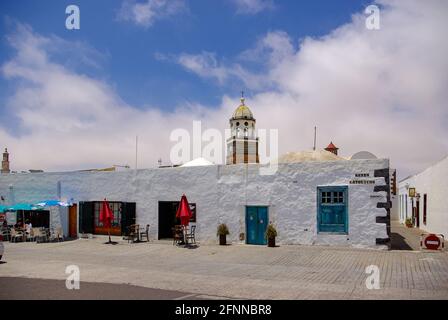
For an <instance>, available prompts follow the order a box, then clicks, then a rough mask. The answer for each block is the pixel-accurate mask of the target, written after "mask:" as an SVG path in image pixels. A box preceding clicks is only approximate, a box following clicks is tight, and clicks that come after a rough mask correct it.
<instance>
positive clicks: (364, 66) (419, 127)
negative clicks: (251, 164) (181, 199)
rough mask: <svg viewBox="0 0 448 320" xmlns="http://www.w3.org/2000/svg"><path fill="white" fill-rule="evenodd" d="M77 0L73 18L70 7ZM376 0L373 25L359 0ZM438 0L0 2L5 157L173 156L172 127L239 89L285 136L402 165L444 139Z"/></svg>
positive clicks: (260, 121)
mask: <svg viewBox="0 0 448 320" xmlns="http://www.w3.org/2000/svg"><path fill="white" fill-rule="evenodd" d="M70 4H75V5H77V6H78V7H79V9H80V29H79V30H68V29H67V28H66V27H65V20H66V17H67V16H68V15H67V14H66V13H65V9H66V7H67V6H68V5H70ZM371 4H375V5H377V6H378V7H379V8H380V29H379V30H369V29H367V28H366V26H365V20H366V18H367V14H366V13H365V12H364V10H365V8H366V7H367V6H369V5H371ZM446 13H448V2H446V1H444V0H439V1H437V0H430V1H424V2H423V1H419V0H379V1H356V0H338V1H326V0H320V1H311V0H310V1H306V0H302V1H281V0H225V1H224V0H216V1H208V0H169V1H168V0H138V1H137V0H135V1H132V0H114V1H111V0H95V1H92V0H89V1H51V0H42V1H27V0H21V1H9V0H6V1H1V2H0V148H3V147H8V150H9V151H10V153H11V169H12V170H17V171H21V170H29V169H43V170H45V171H61V170H76V169H87V168H101V167H108V166H111V165H113V164H119V165H125V164H128V165H131V166H133V165H134V161H135V160H134V158H135V137H136V136H137V135H138V137H139V138H138V150H139V152H138V166H139V167H140V168H150V167H155V166H157V160H158V159H159V158H161V159H162V161H163V163H164V164H168V163H169V162H170V160H169V159H170V149H171V148H172V146H173V145H174V144H175V143H174V142H173V141H170V135H171V133H172V132H173V130H175V129H177V128H184V129H186V130H188V131H192V122H193V121H194V120H197V121H201V123H202V129H203V130H205V129H207V128H216V129H219V130H224V129H225V128H227V127H228V119H229V117H230V116H231V114H232V112H233V110H234V109H235V108H236V107H237V106H238V104H239V97H240V92H241V91H242V90H243V91H244V92H245V97H246V103H247V105H249V107H250V108H251V110H252V111H253V113H254V115H255V118H256V119H257V127H258V128H263V129H278V132H279V151H280V153H284V152H288V151H300V150H309V149H310V148H312V145H313V134H314V126H317V127H318V140H317V142H318V148H325V146H326V145H327V144H328V143H329V142H330V141H333V142H334V143H335V144H336V145H337V146H338V147H339V148H340V153H341V154H342V155H343V156H347V157H349V156H350V155H352V154H353V153H355V152H357V151H361V150H368V151H370V152H372V153H374V154H376V155H377V156H378V157H382V158H389V159H390V160H391V166H392V167H395V168H397V169H398V175H399V177H404V176H407V175H409V174H412V173H416V172H418V171H421V170H423V169H424V168H426V167H427V166H429V165H431V164H433V163H435V162H436V161H438V160H440V159H441V158H443V157H444V156H446V155H447V154H448V141H447V139H446V137H447V133H448V125H447V123H448V121H447V120H448V108H447V105H446V101H448V91H447V90H446V88H447V87H448V59H446V57H447V56H448V43H447V42H448V41H447V39H446V35H445V30H447V29H448V28H447V27H448V21H447V19H445V16H446Z"/></svg>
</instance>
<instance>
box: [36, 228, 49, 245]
mask: <svg viewBox="0 0 448 320" xmlns="http://www.w3.org/2000/svg"><path fill="white" fill-rule="evenodd" d="M36 232H37V234H35V237H36V242H37V243H42V242H48V233H47V230H45V228H37V229H36Z"/></svg>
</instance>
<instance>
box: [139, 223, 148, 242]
mask: <svg viewBox="0 0 448 320" xmlns="http://www.w3.org/2000/svg"><path fill="white" fill-rule="evenodd" d="M149 227H150V225H149V224H147V225H146V229H145V230H144V231H141V232H140V240H143V238H146V242H149Z"/></svg>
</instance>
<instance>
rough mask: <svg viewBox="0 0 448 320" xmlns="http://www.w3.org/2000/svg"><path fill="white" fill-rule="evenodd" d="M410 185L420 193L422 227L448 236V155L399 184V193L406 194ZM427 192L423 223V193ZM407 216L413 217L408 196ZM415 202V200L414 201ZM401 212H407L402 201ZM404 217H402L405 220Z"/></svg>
mask: <svg viewBox="0 0 448 320" xmlns="http://www.w3.org/2000/svg"><path fill="white" fill-rule="evenodd" d="M406 184H408V185H409V187H414V188H416V192H417V193H420V195H421V198H420V229H422V230H424V231H427V232H430V233H441V234H443V235H445V237H448V202H447V194H448V157H447V158H445V159H443V160H442V161H440V162H438V163H437V164H435V165H433V166H431V167H429V168H427V169H426V170H425V171H423V172H421V173H419V174H417V175H414V176H412V177H410V178H408V179H406V180H403V181H401V182H400V184H399V194H400V195H406V194H407V193H408V190H407V188H406ZM425 193H426V194H427V196H428V203H427V217H426V219H427V221H426V222H427V223H426V225H425V224H423V195H424V194H425ZM407 202H408V205H407V215H406V216H407V217H408V218H411V217H412V205H411V199H410V198H409V197H408V201H407ZM414 203H415V202H414ZM400 212H406V204H405V203H402V205H401V206H400ZM405 218H406V217H404V219H400V221H401V222H404V220H405Z"/></svg>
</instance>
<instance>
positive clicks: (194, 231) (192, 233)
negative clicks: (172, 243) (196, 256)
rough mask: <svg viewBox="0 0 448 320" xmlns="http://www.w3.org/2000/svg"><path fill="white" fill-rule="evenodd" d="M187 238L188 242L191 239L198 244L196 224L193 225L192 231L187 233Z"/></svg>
mask: <svg viewBox="0 0 448 320" xmlns="http://www.w3.org/2000/svg"><path fill="white" fill-rule="evenodd" d="M185 240H186V241H187V242H188V241H189V240H191V242H192V243H194V244H196V226H191V228H190V232H189V233H187V234H186V235H185Z"/></svg>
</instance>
